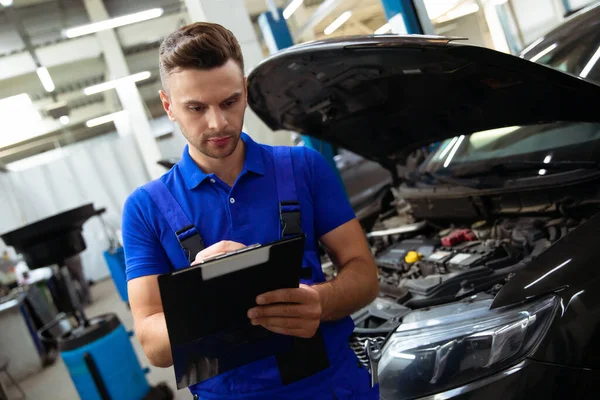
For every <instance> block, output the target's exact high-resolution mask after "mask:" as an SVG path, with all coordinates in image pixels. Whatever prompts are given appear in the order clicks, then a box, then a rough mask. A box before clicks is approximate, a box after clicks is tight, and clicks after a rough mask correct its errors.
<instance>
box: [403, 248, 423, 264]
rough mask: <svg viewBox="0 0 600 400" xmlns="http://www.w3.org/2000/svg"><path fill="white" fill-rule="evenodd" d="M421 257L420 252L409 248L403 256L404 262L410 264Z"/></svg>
mask: <svg viewBox="0 0 600 400" xmlns="http://www.w3.org/2000/svg"><path fill="white" fill-rule="evenodd" d="M421 258H423V256H422V255H421V254H419V253H417V252H416V251H412V250H411V251H409V252H408V253H406V256H405V257H404V262H405V263H407V264H412V263H416V262H417V261H419V260H420V259H421Z"/></svg>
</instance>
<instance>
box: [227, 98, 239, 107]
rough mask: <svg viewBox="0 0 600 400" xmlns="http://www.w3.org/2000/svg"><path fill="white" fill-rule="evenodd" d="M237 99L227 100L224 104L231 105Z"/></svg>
mask: <svg viewBox="0 0 600 400" xmlns="http://www.w3.org/2000/svg"><path fill="white" fill-rule="evenodd" d="M236 101H237V99H234V100H227V101H226V102H225V103H224V104H225V107H231V106H232V105H234V104H235V103H236Z"/></svg>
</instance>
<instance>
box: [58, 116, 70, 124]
mask: <svg viewBox="0 0 600 400" xmlns="http://www.w3.org/2000/svg"><path fill="white" fill-rule="evenodd" d="M58 120H59V121H60V123H61V124H63V125H67V124H68V123H69V121H71V118H69V116H68V115H63V116H62V117H60V118H59V119H58Z"/></svg>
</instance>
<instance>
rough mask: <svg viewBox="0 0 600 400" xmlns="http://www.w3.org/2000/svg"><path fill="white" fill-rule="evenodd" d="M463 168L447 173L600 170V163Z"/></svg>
mask: <svg viewBox="0 0 600 400" xmlns="http://www.w3.org/2000/svg"><path fill="white" fill-rule="evenodd" d="M462 169H463V168H457V169H453V168H448V169H447V173H448V174H449V175H451V176H453V177H455V178H464V177H470V176H481V175H503V174H506V173H510V172H517V171H528V170H561V171H572V170H576V169H588V170H600V164H599V163H597V162H595V161H550V162H543V161H507V162H502V163H490V164H484V165H479V166H478V167H477V170H473V169H470V168H469V169H466V170H465V171H464V172H461V170H462Z"/></svg>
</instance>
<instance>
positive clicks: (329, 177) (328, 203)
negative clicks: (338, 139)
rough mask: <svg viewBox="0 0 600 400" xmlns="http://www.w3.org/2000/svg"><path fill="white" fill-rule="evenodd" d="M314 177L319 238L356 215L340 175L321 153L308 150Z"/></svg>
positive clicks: (315, 212)
mask: <svg viewBox="0 0 600 400" xmlns="http://www.w3.org/2000/svg"><path fill="white" fill-rule="evenodd" d="M306 156H307V161H308V164H309V166H310V171H311V175H312V187H311V192H312V199H313V205H314V218H315V221H314V224H315V232H316V234H317V237H322V236H323V235H325V234H327V233H328V232H331V231H332V230H334V229H336V228H337V227H339V226H341V225H343V224H345V223H346V222H348V221H350V220H352V219H354V218H355V217H356V215H355V214H354V210H353V209H352V206H351V205H350V201H349V199H348V195H347V194H346V190H345V189H344V187H343V184H342V182H341V181H340V179H339V177H338V175H337V174H336V173H335V172H334V171H333V169H332V168H331V166H330V165H329V164H328V163H327V160H325V157H323V156H322V155H321V154H320V153H319V152H317V151H315V150H313V149H308V148H307V149H306Z"/></svg>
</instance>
